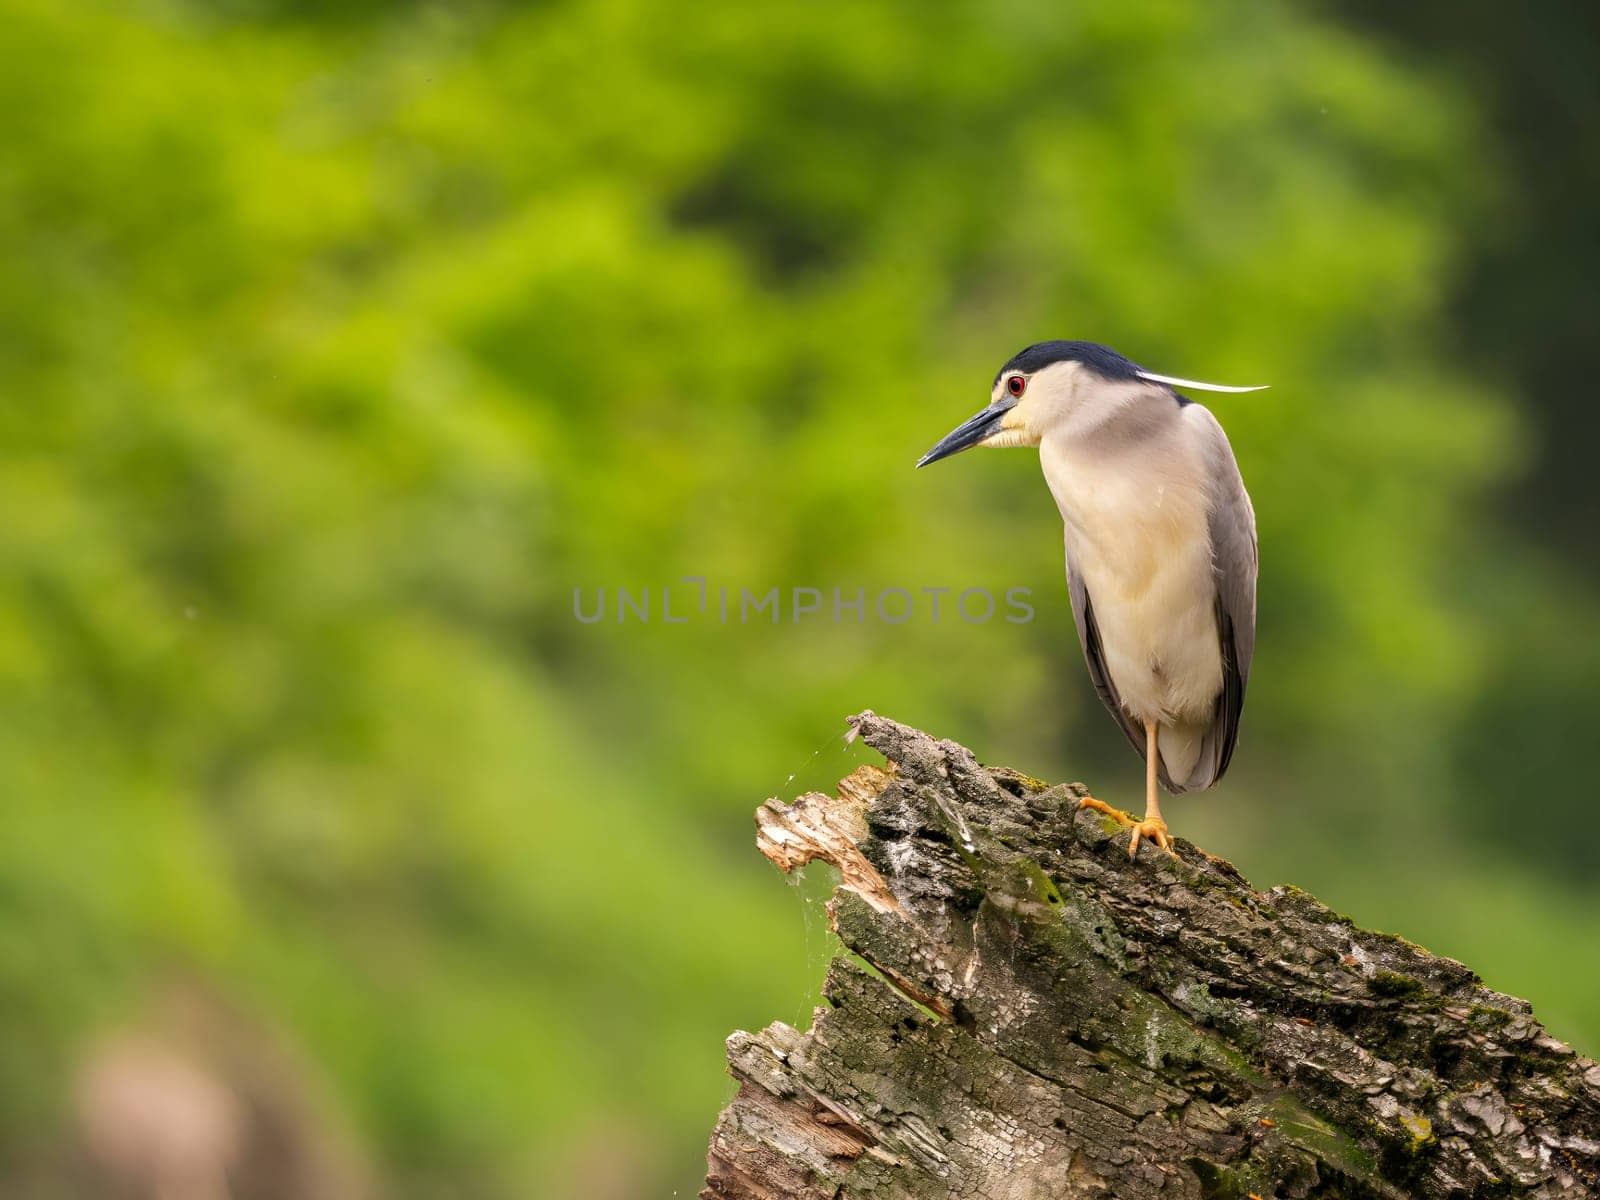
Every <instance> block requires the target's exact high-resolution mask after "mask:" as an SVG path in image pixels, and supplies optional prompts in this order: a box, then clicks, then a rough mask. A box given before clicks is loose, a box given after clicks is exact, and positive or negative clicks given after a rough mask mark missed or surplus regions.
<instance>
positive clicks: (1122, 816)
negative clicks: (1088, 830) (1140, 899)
mask: <svg viewBox="0 0 1600 1200" xmlns="http://www.w3.org/2000/svg"><path fill="white" fill-rule="evenodd" d="M1078 807H1079V808H1092V809H1095V810H1096V811H1097V812H1103V813H1105V814H1106V815H1107V816H1108V817H1110V818H1111V819H1112V820H1114V821H1116V822H1118V823H1119V824H1122V825H1126V826H1127V827H1128V828H1129V829H1131V830H1133V836H1132V837H1131V838H1129V839H1128V857H1129V858H1134V857H1136V856H1137V855H1138V853H1139V843H1140V842H1141V841H1144V840H1146V839H1148V840H1149V841H1152V842H1154V843H1155V844H1156V845H1158V846H1160V847H1161V848H1162V849H1163V850H1165V851H1166V852H1167V853H1168V854H1170V855H1172V857H1173V858H1177V857H1178V852H1177V851H1176V850H1174V849H1173V848H1172V839H1171V838H1169V837H1168V836H1167V823H1166V822H1165V821H1163V820H1162V819H1161V818H1160V817H1146V818H1145V819H1144V820H1142V821H1136V820H1134V819H1133V818H1132V817H1130V816H1129V815H1128V814H1127V813H1125V812H1123V811H1121V810H1120V809H1116V808H1112V807H1111V806H1110V805H1109V804H1107V803H1106V802H1105V801H1104V800H1096V799H1095V798H1094V797H1093V796H1085V797H1084V798H1083V799H1082V800H1079V801H1078Z"/></svg>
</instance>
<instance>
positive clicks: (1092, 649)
mask: <svg viewBox="0 0 1600 1200" xmlns="http://www.w3.org/2000/svg"><path fill="white" fill-rule="evenodd" d="M1067 594H1068V595H1069V596H1070V597H1071V598H1072V623H1073V624H1074V625H1076V626H1077V627H1078V646H1079V647H1080V648H1081V649H1082V650H1083V661H1084V662H1085V663H1086V664H1087V665H1088V667H1089V679H1090V680H1091V681H1092V682H1093V683H1094V690H1095V691H1096V692H1097V693H1099V696H1100V703H1102V704H1104V705H1105V706H1106V711H1107V712H1109V713H1110V714H1111V716H1112V718H1113V719H1114V720H1115V721H1116V723H1117V724H1118V725H1119V726H1121V727H1122V732H1123V734H1124V735H1126V737H1127V739H1128V742H1129V743H1130V744H1131V745H1132V746H1133V748H1134V749H1135V750H1137V751H1138V752H1139V757H1141V758H1143V757H1144V751H1145V745H1144V733H1143V731H1142V730H1139V729H1135V728H1134V725H1133V722H1132V721H1131V720H1130V719H1129V718H1128V714H1127V713H1125V712H1124V711H1123V710H1122V699H1121V697H1119V696H1118V695H1117V688H1116V685H1115V684H1114V683H1112V682H1111V674H1110V672H1108V671H1107V670H1106V662H1105V656H1104V654H1103V653H1102V652H1101V649H1100V629H1099V627H1098V626H1097V625H1096V624H1095V623H1094V601H1093V600H1091V599H1090V598H1089V589H1088V588H1086V587H1084V585H1083V579H1082V578H1081V577H1080V576H1079V574H1078V568H1077V567H1075V566H1073V563H1072V551H1071V550H1070V549H1069V550H1068V551H1067ZM1162 771H1163V774H1165V768H1163V769H1162Z"/></svg>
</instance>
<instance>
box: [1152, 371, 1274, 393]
mask: <svg viewBox="0 0 1600 1200" xmlns="http://www.w3.org/2000/svg"><path fill="white" fill-rule="evenodd" d="M1139 378H1140V379H1146V380H1149V381H1150V382H1151V383H1167V384H1171V385H1172V386H1173V387H1181V388H1193V389H1195V391H1197V392H1264V391H1266V390H1267V388H1269V387H1271V386H1272V385H1271V384H1267V383H1262V384H1257V385H1256V386H1255V387H1229V386H1228V385H1227V384H1225V383H1202V382H1200V380H1198V379H1179V378H1178V377H1177V376H1176V375H1157V374H1156V373H1155V372H1154V371H1140V372H1139Z"/></svg>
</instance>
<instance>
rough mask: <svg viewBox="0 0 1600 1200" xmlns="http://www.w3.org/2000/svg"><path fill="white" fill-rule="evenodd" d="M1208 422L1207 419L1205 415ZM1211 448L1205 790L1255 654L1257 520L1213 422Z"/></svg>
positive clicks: (1226, 756) (1226, 752)
mask: <svg viewBox="0 0 1600 1200" xmlns="http://www.w3.org/2000/svg"><path fill="white" fill-rule="evenodd" d="M1206 416H1207V417H1210V414H1209V413H1207V414H1206ZM1209 425H1210V426H1211V428H1212V430H1214V435H1213V444H1212V447H1211V464H1210V465H1211V469H1212V478H1213V480H1214V481H1215V483H1214V487H1215V489H1216V490H1215V493H1214V496H1213V500H1212V507H1211V519H1210V532H1211V562H1212V573H1213V575H1214V576H1215V578H1216V585H1217V634H1218V636H1219V638H1220V639H1221V642H1222V647H1221V648H1222V695H1220V696H1219V697H1218V698H1217V708H1216V712H1215V714H1214V715H1213V717H1212V720H1211V727H1210V729H1209V730H1207V732H1206V735H1205V741H1204V745H1203V747H1202V750H1201V754H1200V762H1201V763H1206V762H1208V761H1209V762H1210V763H1211V764H1213V768H1212V772H1211V779H1210V782H1209V783H1205V784H1200V785H1199V786H1204V787H1209V786H1210V785H1211V784H1212V783H1215V782H1216V781H1217V780H1219V779H1221V778H1222V774H1223V772H1224V771H1226V770H1227V769H1228V762H1229V760H1230V759H1232V757H1233V747H1234V745H1235V743H1236V742H1237V741H1238V740H1239V716H1240V714H1241V713H1242V712H1243V711H1244V691H1245V685H1246V684H1247V683H1248V682H1249V679H1250V659H1251V657H1252V655H1254V653H1255V648H1256V573H1257V556H1256V514H1255V510H1254V509H1253V508H1252V507H1251V505H1250V496H1249V493H1247V492H1246V491H1245V490H1244V480H1243V479H1242V478H1241V477H1240V475H1239V464H1238V463H1237V462H1236V461H1235V460H1234V457H1233V449H1232V447H1230V446H1229V445H1228V439H1227V436H1226V435H1225V434H1224V433H1223V432H1222V426H1220V425H1218V424H1217V422H1216V419H1215V418H1211V419H1210V421H1209Z"/></svg>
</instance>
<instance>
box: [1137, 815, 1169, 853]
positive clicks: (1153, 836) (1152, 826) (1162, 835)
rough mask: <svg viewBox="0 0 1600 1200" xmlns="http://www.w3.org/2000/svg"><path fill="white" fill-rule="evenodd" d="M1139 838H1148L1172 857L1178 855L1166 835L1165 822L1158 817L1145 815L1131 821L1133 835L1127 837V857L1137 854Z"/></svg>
mask: <svg viewBox="0 0 1600 1200" xmlns="http://www.w3.org/2000/svg"><path fill="white" fill-rule="evenodd" d="M1141 838H1148V839H1149V840H1150V841H1152V842H1154V843H1155V844H1156V845H1158V846H1160V847H1161V848H1162V849H1163V850H1165V851H1166V852H1167V853H1168V854H1170V855H1172V857H1173V858H1177V857H1178V852H1177V851H1176V850H1174V849H1173V848H1172V839H1171V838H1169V837H1168V836H1167V823H1166V822H1165V821H1163V820H1162V819H1161V818H1160V817H1146V818H1145V819H1144V820H1142V821H1134V822H1133V836H1132V837H1131V838H1129V839H1128V857H1129V858H1133V857H1135V856H1136V855H1138V853H1139V840H1140V839H1141Z"/></svg>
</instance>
